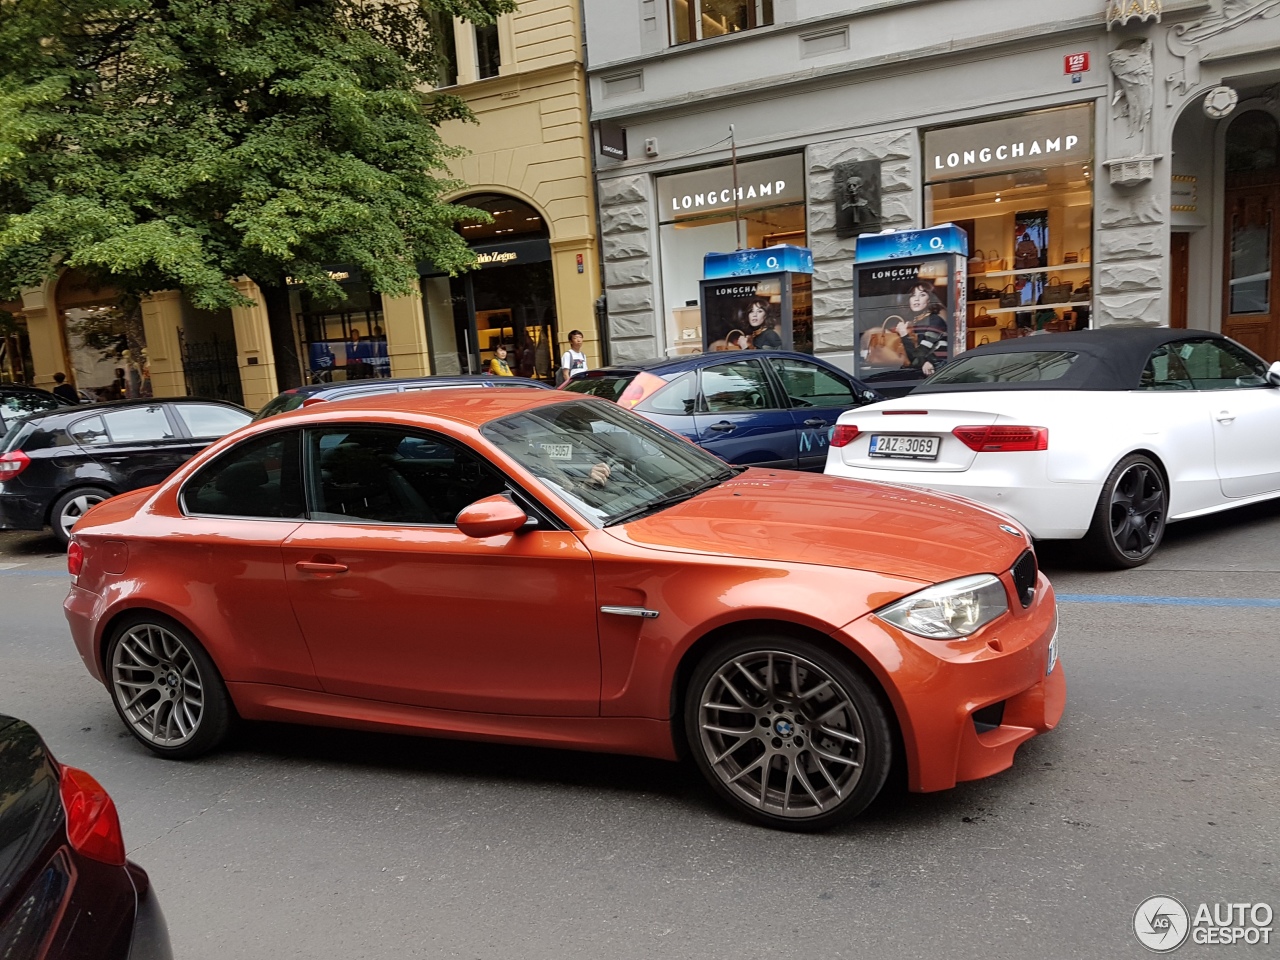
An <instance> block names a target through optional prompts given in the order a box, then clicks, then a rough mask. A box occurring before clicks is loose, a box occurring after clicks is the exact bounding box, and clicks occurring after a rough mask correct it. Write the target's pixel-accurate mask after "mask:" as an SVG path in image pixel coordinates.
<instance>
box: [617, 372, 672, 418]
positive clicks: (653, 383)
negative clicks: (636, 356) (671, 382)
mask: <svg viewBox="0 0 1280 960" xmlns="http://www.w3.org/2000/svg"><path fill="white" fill-rule="evenodd" d="M666 385H667V381H666V380H663V379H662V378H661V377H658V376H654V375H653V374H652V373H643V372H641V373H637V374H636V375H635V379H633V380H632V381H631V382H630V383H629V384H627V389H625V390H623V391H622V394H621V396H619V397H618V406H620V407H625V408H626V409H628V410H632V409H634V408H635V407H638V406H639V405H640V404H641V403H643V402H644V401H645V400H648V399H649V398H650V397H652V396H653V395H654V394H655V393H657V392H658V391H659V390H661V389H662V388H663V387H665V386H666Z"/></svg>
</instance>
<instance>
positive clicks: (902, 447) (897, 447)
mask: <svg viewBox="0 0 1280 960" xmlns="http://www.w3.org/2000/svg"><path fill="white" fill-rule="evenodd" d="M941 446H942V438H941V437H899V436H893V435H892V434H887V433H873V434H872V435H871V456H873V457H901V458H902V459H904V460H937V459H938V449H939V448H940V447H941Z"/></svg>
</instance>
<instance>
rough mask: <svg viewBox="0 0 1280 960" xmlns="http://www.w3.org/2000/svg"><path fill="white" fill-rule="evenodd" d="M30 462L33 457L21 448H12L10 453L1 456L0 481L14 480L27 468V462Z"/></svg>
mask: <svg viewBox="0 0 1280 960" xmlns="http://www.w3.org/2000/svg"><path fill="white" fill-rule="evenodd" d="M29 463H31V458H30V457H28V456H27V455H26V454H25V453H23V452H22V451H21V450H11V451H10V452H9V453H6V454H4V455H3V456H0V483H3V482H4V481H5V480H12V479H13V478H14V477H16V476H17V475H18V474H20V473H21V472H22V471H23V470H25V469H27V464H29Z"/></svg>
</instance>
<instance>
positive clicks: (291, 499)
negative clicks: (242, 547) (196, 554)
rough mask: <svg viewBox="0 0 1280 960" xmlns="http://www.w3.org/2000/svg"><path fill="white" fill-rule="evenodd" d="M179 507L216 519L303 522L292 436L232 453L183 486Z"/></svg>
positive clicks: (270, 437)
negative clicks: (239, 518) (236, 518)
mask: <svg viewBox="0 0 1280 960" xmlns="http://www.w3.org/2000/svg"><path fill="white" fill-rule="evenodd" d="M182 505H183V508H184V509H185V510H186V512H187V513H193V514H203V515H207V516H215V517H241V518H245V519H252V518H258V519H273V520H274V519H284V520H294V519H297V520H300V519H302V517H303V502H302V470H301V467H300V462H299V458H298V434H297V432H296V431H289V432H287V433H271V434H267V435H266V436H264V437H255V438H254V439H252V440H247V441H245V442H244V443H241V444H240V445H238V446H236V447H233V448H232V449H231V450H229V451H227V452H226V453H224V454H223V455H222V456H220V457H218V459H216V460H214V461H213V462H212V463H210V464H208V465H207V466H205V467H204V468H203V469H201V470H200V471H199V472H197V473H196V475H195V476H193V477H192V478H191V479H190V480H188V481H187V484H186V486H185V487H183V489H182Z"/></svg>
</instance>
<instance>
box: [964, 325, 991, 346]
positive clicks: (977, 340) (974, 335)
mask: <svg viewBox="0 0 1280 960" xmlns="http://www.w3.org/2000/svg"><path fill="white" fill-rule="evenodd" d="M965 342H966V346H967V348H968V349H970V350H972V349H973V348H974V347H980V346H982V345H983V344H985V343H990V342H991V334H989V333H978V331H977V330H970V331H969V332H968V334H966V335H965Z"/></svg>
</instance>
